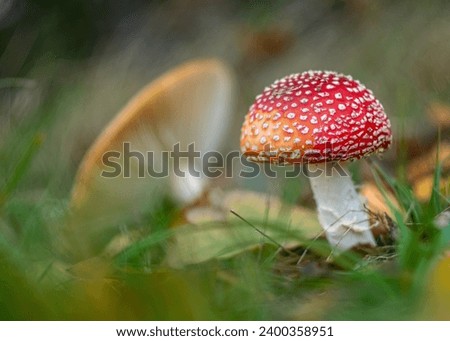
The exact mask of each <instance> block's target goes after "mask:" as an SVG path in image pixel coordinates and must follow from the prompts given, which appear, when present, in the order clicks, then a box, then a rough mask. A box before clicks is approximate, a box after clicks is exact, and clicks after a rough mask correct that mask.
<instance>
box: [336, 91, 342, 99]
mask: <svg viewBox="0 0 450 341" xmlns="http://www.w3.org/2000/svg"><path fill="white" fill-rule="evenodd" d="M334 97H335V98H336V99H341V98H342V94H341V93H340V92H337V93H335V94H334Z"/></svg>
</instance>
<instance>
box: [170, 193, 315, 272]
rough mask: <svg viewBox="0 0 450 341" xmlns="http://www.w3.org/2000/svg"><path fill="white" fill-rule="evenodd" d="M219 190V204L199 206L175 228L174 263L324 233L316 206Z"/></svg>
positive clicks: (178, 264)
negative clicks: (308, 207) (314, 208)
mask: <svg viewBox="0 0 450 341" xmlns="http://www.w3.org/2000/svg"><path fill="white" fill-rule="evenodd" d="M217 191H218V190H216V192H215V193H214V194H212V195H211V201H213V202H214V204H211V206H210V207H204V208H202V209H199V208H194V212H195V218H194V219H192V215H191V217H190V218H189V219H188V221H189V222H190V223H189V224H186V225H183V226H179V227H176V231H175V235H174V238H173V240H172V241H171V243H170V247H169V249H168V255H167V262H168V263H169V265H170V266H173V267H181V266H184V265H188V264H196V263H201V262H205V261H208V260H212V259H220V258H229V257H232V256H234V255H236V254H238V253H241V252H244V251H246V250H251V249H254V248H256V247H258V246H261V245H264V244H275V245H280V244H281V245H283V246H284V245H294V244H295V245H300V244H301V243H302V241H304V240H308V239H312V238H314V237H316V236H317V235H320V234H321V233H322V228H321V226H320V224H319V222H318V220H317V214H316V212H315V211H313V210H309V209H304V208H300V207H294V206H291V205H288V204H285V203H283V202H282V201H281V200H280V199H279V198H277V197H275V196H271V195H268V194H264V193H257V192H250V191H241V190H235V191H230V192H228V193H226V192H225V193H222V194H221V195H218V193H217ZM219 191H220V190H219ZM217 197H221V198H222V199H221V200H220V199H217ZM230 210H233V211H234V212H236V213H238V214H239V215H240V216H241V217H243V218H244V219H245V220H247V222H245V221H243V220H241V219H239V218H238V217H236V216H235V215H234V214H232V213H231V212H230ZM186 215H187V216H189V212H187V213H186ZM209 218H212V220H210V221H208V219H209ZM252 225H253V226H252ZM255 228H256V229H258V230H259V231H261V232H259V231H257V230H256V229H255Z"/></svg>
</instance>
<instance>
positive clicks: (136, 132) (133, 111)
mask: <svg viewBox="0 0 450 341" xmlns="http://www.w3.org/2000/svg"><path fill="white" fill-rule="evenodd" d="M232 97H233V76H232V73H231V71H230V69H229V68H228V66H227V65H225V64H224V63H223V62H221V61H219V60H216V59H200V60H194V61H191V62H187V63H185V64H182V65H181V66H178V67H176V68H174V69H172V70H170V71H168V72H167V73H165V74H163V75H162V76H160V77H159V78H158V79H156V80H154V81H153V82H151V83H150V84H149V85H147V86H146V87H145V88H144V89H142V90H141V91H140V92H139V93H138V94H137V95H136V96H135V97H134V98H132V99H131V100H130V102H129V103H128V104H127V105H126V106H125V107H124V108H123V109H122V110H121V111H120V112H119V114H118V115H117V116H116V117H115V118H114V119H113V120H112V121H111V122H110V123H109V125H108V126H107V127H106V128H105V129H104V131H103V132H102V133H101V134H100V135H99V136H98V138H97V139H96V141H95V142H94V143H93V145H92V146H91V147H90V149H89V150H88V151H87V153H86V155H85V157H84V159H83V161H82V163H81V165H80V167H79V169H78V172H77V176H76V180H75V182H74V186H73V190H72V202H71V204H72V206H73V207H79V206H82V205H83V204H84V203H85V202H86V201H88V198H89V197H91V196H92V194H95V195H96V193H98V192H99V191H100V192H101V191H102V190H103V188H104V187H120V186H122V185H123V184H121V183H119V182H122V183H125V182H127V181H125V180H127V179H125V180H124V179H119V180H117V181H115V182H114V181H109V180H111V179H102V178H101V173H102V171H103V170H105V169H106V166H105V164H104V160H103V156H104V154H105V153H106V152H109V151H118V152H121V151H122V150H123V143H124V142H131V143H132V148H133V150H139V151H142V152H144V153H145V152H147V151H154V152H155V153H158V152H161V151H162V150H171V148H172V146H173V145H174V144H176V143H177V142H179V143H180V145H182V146H187V145H188V144H189V143H191V142H195V143H196V146H197V147H198V148H201V149H203V150H209V149H213V148H216V147H217V146H218V145H220V143H221V140H222V139H223V137H224V135H226V133H227V124H226V123H227V120H226V119H224V117H227V116H228V113H229V111H230V110H231V105H232V102H233V100H232ZM219 128H221V129H219ZM221 132H222V133H221ZM137 180H147V182H148V180H149V179H137ZM156 180H160V179H156ZM107 182H110V183H111V184H112V183H113V182H114V184H112V185H111V186H109V185H108V184H106V183H107ZM99 183H100V185H98V184H99ZM128 183H129V184H126V186H130V188H129V189H128V190H127V189H125V188H121V189H117V193H116V195H117V196H119V197H120V196H122V195H123V199H124V200H127V199H133V198H139V194H138V193H135V194H134V193H125V191H127V192H133V191H135V192H139V191H140V190H143V188H142V187H143V186H142V184H144V183H145V182H143V181H135V182H134V183H132V184H131V181H128ZM133 186H134V187H133ZM122 187H123V186H122ZM109 190H111V188H109ZM109 194H110V193H108V194H107V195H109ZM128 194H130V195H129V196H128Z"/></svg>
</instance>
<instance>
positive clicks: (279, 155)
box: [241, 71, 392, 250]
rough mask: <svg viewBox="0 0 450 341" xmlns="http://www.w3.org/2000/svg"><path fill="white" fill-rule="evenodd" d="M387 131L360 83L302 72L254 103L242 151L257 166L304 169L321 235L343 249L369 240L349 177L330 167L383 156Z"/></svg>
mask: <svg viewBox="0 0 450 341" xmlns="http://www.w3.org/2000/svg"><path fill="white" fill-rule="evenodd" d="M390 128H391V124H390V122H389V119H388V118H387V116H386V114H385V112H384V109H383V106H382V105H381V103H380V102H379V101H378V100H377V99H376V98H375V97H374V96H373V93H372V91H370V90H368V89H367V88H366V87H364V85H362V84H361V83H360V82H358V81H357V80H354V79H352V78H351V77H350V76H345V75H342V74H338V73H335V72H330V71H308V72H303V73H301V74H293V75H289V76H286V77H284V78H282V79H280V80H277V81H275V82H274V83H273V84H272V85H271V86H270V87H267V88H265V89H264V92H263V93H262V94H261V95H259V96H257V97H256V101H255V103H254V104H253V105H252V106H251V107H250V110H249V112H248V114H247V116H246V118H245V122H244V124H243V126H242V133H241V151H242V153H243V154H244V156H246V157H247V158H248V159H249V160H251V161H255V162H272V163H276V164H292V163H304V164H307V165H308V171H309V178H310V182H311V187H312V190H313V193H314V198H315V200H316V205H317V210H318V214H319V221H320V223H321V225H322V228H323V229H324V230H325V235H326V237H327V239H328V241H329V243H330V244H331V245H332V246H333V247H336V248H338V249H342V250H346V249H349V248H352V247H354V246H356V245H365V244H368V245H375V240H374V238H373V235H372V233H371V231H370V225H369V219H368V216H367V212H366V210H365V208H364V205H363V203H362V201H361V199H360V197H359V196H358V194H357V192H356V190H355V187H354V185H353V182H352V180H351V177H350V176H349V175H348V172H344V173H345V174H339V172H336V169H334V171H333V168H334V167H329V166H336V164H334V163H336V162H340V161H347V160H356V159H360V158H363V157H366V156H368V155H370V154H372V153H375V152H377V153H381V152H383V151H384V150H385V149H387V148H388V147H389V145H390V143H391V140H392V135H391V129H390ZM339 166H340V167H341V169H342V170H345V165H343V164H339ZM341 173H342V172H341Z"/></svg>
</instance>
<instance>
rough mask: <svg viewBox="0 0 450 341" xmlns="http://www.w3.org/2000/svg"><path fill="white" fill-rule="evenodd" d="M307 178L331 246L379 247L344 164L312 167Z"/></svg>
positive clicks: (348, 247) (339, 247) (309, 168)
mask: <svg viewBox="0 0 450 341" xmlns="http://www.w3.org/2000/svg"><path fill="white" fill-rule="evenodd" d="M333 168H334V169H333ZM338 170H339V171H338ZM342 171H344V172H342ZM342 173H346V174H345V175H344V174H342ZM308 176H309V179H310V181H311V187H312V191H313V193H314V198H315V200H316V205H317V211H318V214H319V222H320V224H321V225H322V227H323V229H324V230H325V235H326V237H327V239H328V242H329V243H330V244H331V246H332V247H334V248H336V249H340V250H347V249H350V248H352V247H354V246H357V245H373V246H374V245H376V244H375V239H374V237H373V234H372V232H371V229H370V222H369V216H368V214H367V211H366V209H365V208H364V205H363V203H362V201H361V199H360V196H359V195H358V193H357V192H356V190H355V186H354V185H353V181H352V178H351V176H350V175H349V172H348V171H347V170H346V169H345V167H344V166H343V165H342V164H338V165H337V164H334V167H333V163H328V164H327V163H322V164H314V165H313V164H309V165H308Z"/></svg>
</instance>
